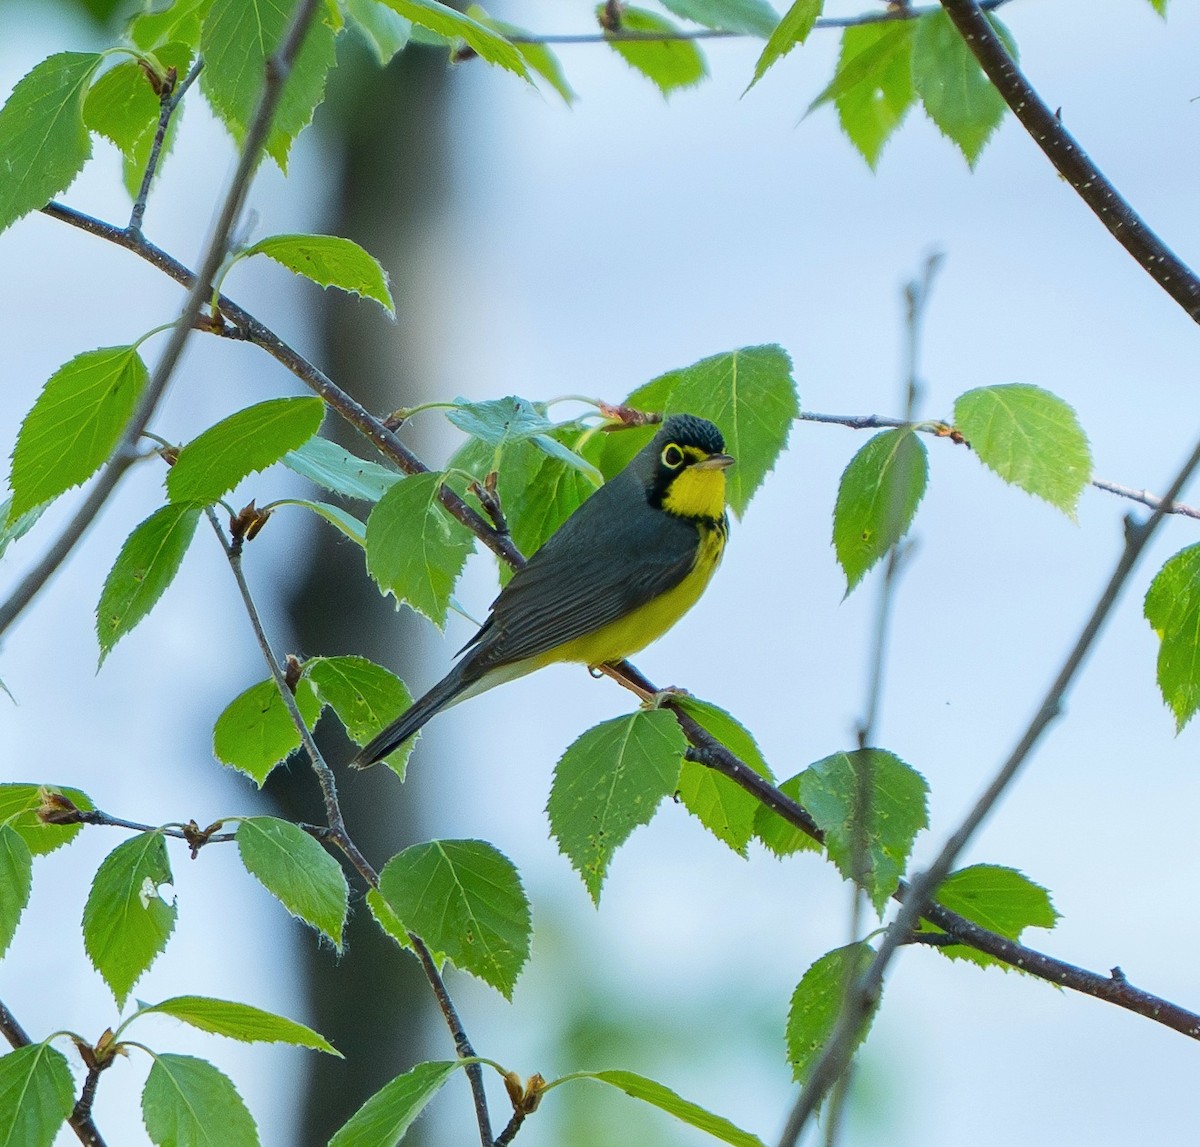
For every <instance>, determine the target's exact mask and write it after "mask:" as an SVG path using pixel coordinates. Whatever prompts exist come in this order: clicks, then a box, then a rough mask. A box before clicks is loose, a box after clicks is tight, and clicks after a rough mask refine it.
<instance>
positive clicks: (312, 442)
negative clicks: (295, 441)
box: [283, 438, 404, 502]
mask: <svg viewBox="0 0 1200 1147" xmlns="http://www.w3.org/2000/svg"><path fill="white" fill-rule="evenodd" d="M283 464H284V465H285V466H286V467H287V468H288V469H289V470H294V471H295V472H296V473H297V474H299V475H301V476H302V477H304V478H307V479H308V480H309V481H310V482H315V483H316V484H317V485H318V486H324V487H325V489H326V490H331V491H332V492H333V493H335V494H341V495H342V496H343V497H344V498H357V499H359V500H360V501H364V502H378V501H379V499H380V498H382V497H383V496H384V494H386V493H387V492H388V491H389V490H390V489H391V488H392V487H393V486H394V485H396V483H397V482H399V481H400V480H401V479H402V478H403V477H404V475H403V474H397V473H396V471H395V470H389V469H388V468H387V467H386V466H380V465H379V463H378V462H368V461H367V460H366V459H365V458H359V457H357V456H356V455H354V454H351V453H350V452H349V451H347V450H343V449H342V448H341V447H340V446H339V445H338V444H337V443H336V442H330V441H329V439H328V438H310V439H309V440H308V441H307V442H305V443H304V444H303V445H302V446H298V447H297V448H296V449H295V450H292V451H290V452H289V453H287V454H285V455H284V456H283Z"/></svg>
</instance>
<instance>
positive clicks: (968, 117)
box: [912, 9, 1012, 167]
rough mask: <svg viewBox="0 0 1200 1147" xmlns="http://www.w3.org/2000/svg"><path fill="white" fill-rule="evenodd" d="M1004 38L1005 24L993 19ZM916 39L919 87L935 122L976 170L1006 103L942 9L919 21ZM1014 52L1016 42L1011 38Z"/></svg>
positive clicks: (914, 73)
mask: <svg viewBox="0 0 1200 1147" xmlns="http://www.w3.org/2000/svg"><path fill="white" fill-rule="evenodd" d="M992 23H993V24H994V25H995V26H996V30H997V31H998V32H1001V33H1002V34H1003V27H1002V25H1000V23H999V21H997V20H995V18H992ZM916 25H917V26H916V32H915V33H914V35H913V54H912V77H913V86H914V87H915V88H916V91H917V95H919V96H920V97H921V103H922V104H924V106H925V111H926V112H928V114H929V118H930V119H931V120H933V122H934V123H935V124H936V125H937V127H938V130H939V131H941V133H942V134H943V135H945V136H948V137H949V138H950V139H951V140H952V141H953V142H954V143H955V144H957V145H958V148H959V150H960V151H961V152H962V153H963V155H964V156H965V157H966V160H967V163H969V164H970V165H971V166H972V167H974V166H975V162H976V160H978V159H979V155H980V153H981V152H982V151H983V148H984V145H985V144H986V143H987V141H988V139H989V138H990V137H991V134H992V132H994V131H995V130H996V128H997V127H998V126H999V125H1000V121H1001V120H1002V119H1003V118H1004V110H1005V106H1006V105H1005V103H1004V97H1003V96H1001V95H1000V93H999V92H998V91H996V89H995V88H994V87H993V86H992V81H991V80H989V79H988V78H987V76H986V75H984V72H983V69H982V68H981V67H980V66H979V61H978V60H976V59H975V55H974V53H973V52H972V51H971V49H970V48H968V47H967V45H966V42H965V41H964V40H963V38H962V36H960V35H959V33H958V30H957V29H956V28H955V27H954V24H953V23H952V22H951V20H950V17H949V16H947V15H946V13H945V12H943V11H941V10H940V9H939V10H937V11H934V12H927V13H926V14H925V15H923V16H920V17H918V19H917V21H916ZM1005 38H1006V39H1007V40H1008V42H1009V47H1010V49H1011V47H1012V42H1011V37H1008V36H1005Z"/></svg>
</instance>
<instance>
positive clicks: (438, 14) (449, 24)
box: [385, 0, 529, 79]
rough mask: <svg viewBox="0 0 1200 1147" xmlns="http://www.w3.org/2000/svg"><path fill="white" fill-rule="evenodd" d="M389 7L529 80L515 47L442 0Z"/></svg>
mask: <svg viewBox="0 0 1200 1147" xmlns="http://www.w3.org/2000/svg"><path fill="white" fill-rule="evenodd" d="M385 3H386V4H387V5H388V7H389V8H393V9H395V11H396V12H398V13H399V14H400V15H401V16H403V17H404V18H405V19H406V20H411V21H412V22H413V23H414V24H416V25H419V26H420V27H422V28H428V29H429V30H430V31H432V32H436V33H437V34H438V35H439V36H444V37H445V38H446V39H447V40H463V41H465V42H466V44H467V45H468V46H469V47H470V48H471V50H472V51H474V52H475V53H476V54H477V55H478V56H480V57H481V58H482V59H484V60H487V62H488V63H489V64H499V65H500V67H502V68H507V69H508V70H509V71H510V72H514V73H515V74H516V75H518V76H523V77H525V78H526V79H528V77H529V73H528V71H527V70H526V68H525V61H524V60H523V59H522V58H521V53H520V52H518V51H517V49H516V48H515V47H514V46H513V45H512V44H510V43H509V42H508V41H507V40H506V39H505V38H504V37H503V36H501V35H499V34H498V33H497V32H494V31H492V29H491V28H485V27H484V26H483V25H482V24H480V23H479V22H478V21H476V20H472V19H471V18H470V17H469V16H464V15H463V14H462V13H461V12H456V11H455V10H454V9H453V8H451V7H450V6H449V5H448V4H441V3H438V0H385ZM414 38H415V37H414Z"/></svg>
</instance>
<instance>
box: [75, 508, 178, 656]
mask: <svg viewBox="0 0 1200 1147" xmlns="http://www.w3.org/2000/svg"><path fill="white" fill-rule="evenodd" d="M199 520H200V511H199V510H198V509H196V508H195V507H193V506H187V505H171V506H163V507H162V509H160V510H156V511H155V512H154V513H153V514H151V515H150V517H148V518H147V519H146V520H145V521H144V522H142V524H141V525H140V526H138V527H137V528H136V529H135V530H134V531H133V533H131V534H130V535H129V537H128V538H126V539H125V544H124V545H123V546H122V547H121V552H120V553H119V554H118V555H117V560H116V563H115V564H114V565H113V568H112V569H111V570H109V573H108V577H107V578H106V579H105V581H104V589H103V590H102V591H101V593H100V602H99V604H98V605H97V606H96V636H97V638H99V641H100V664H101V665H103V664H104V659H105V657H107V656H108V654H109V653H110V652H111V651H112V648H113V646H114V645H116V643H117V642H118V641H120V639H121V638H122V637H124V636H125V634H127V633H128V632H129V631H130V630H131V629H132V628H133V627H134V626H135V625H137V623H138V622H139V621H141V620H142V618H143V617H145V616H146V614H148V613H149V612H150V611H151V610H152V609H153V608H154V606H155V604H156V603H157V602H158V599H159V598H160V597H162V595H163V593H164V592H165V590H166V588H167V586H169V585H170V584H171V582H172V581H174V579H175V575H176V574H177V573H178V572H179V567H180V566H181V565H182V564H183V555H184V554H186V553H187V548H188V546H189V545H190V544H191V540H192V535H193V534H194V533H195V532H196V523H197V522H198V521H199Z"/></svg>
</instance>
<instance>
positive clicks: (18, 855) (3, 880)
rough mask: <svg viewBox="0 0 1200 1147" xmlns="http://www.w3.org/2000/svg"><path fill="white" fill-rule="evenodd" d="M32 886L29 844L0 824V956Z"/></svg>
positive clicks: (1, 1122)
mask: <svg viewBox="0 0 1200 1147" xmlns="http://www.w3.org/2000/svg"><path fill="white" fill-rule="evenodd" d="M32 888H33V856H32V855H31V854H30V852H29V845H27V844H26V843H25V841H24V840H22V838H21V834H20V833H19V832H17V830H16V829H14V828H10V827H9V826H8V825H6V824H3V823H0V956H3V955H4V953H5V952H7V951H8V946H9V944H11V943H12V938H13V936H14V935H16V931H17V925H18V924H19V923H20V922H21V913H22V912H24V911H25V905H26V904H28V903H29V893H30V891H31V889H32ZM3 1126H4V1121H3V1118H2V1117H0V1127H3Z"/></svg>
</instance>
